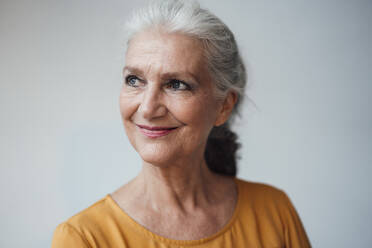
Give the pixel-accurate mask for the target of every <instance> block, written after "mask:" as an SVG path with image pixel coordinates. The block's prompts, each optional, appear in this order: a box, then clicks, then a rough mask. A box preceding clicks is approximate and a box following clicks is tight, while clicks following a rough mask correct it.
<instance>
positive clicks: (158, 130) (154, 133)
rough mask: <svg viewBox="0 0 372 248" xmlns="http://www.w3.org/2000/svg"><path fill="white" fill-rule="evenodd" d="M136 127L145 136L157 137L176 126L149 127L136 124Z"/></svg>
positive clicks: (167, 132)
mask: <svg viewBox="0 0 372 248" xmlns="http://www.w3.org/2000/svg"><path fill="white" fill-rule="evenodd" d="M136 126H137V127H139V129H140V131H141V133H143V134H144V135H145V136H147V137H149V138H158V137H162V136H165V135H167V134H169V133H171V132H172V131H174V130H175V129H177V128H178V127H155V126H154V127H150V126H145V125H138V124H136Z"/></svg>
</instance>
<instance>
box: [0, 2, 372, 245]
mask: <svg viewBox="0 0 372 248" xmlns="http://www.w3.org/2000/svg"><path fill="white" fill-rule="evenodd" d="M201 2H202V5H204V6H206V7H207V8H209V9H210V10H212V11H213V12H215V13H216V14H217V15H218V16H219V17H221V19H223V20H224V21H225V22H226V23H227V24H228V25H229V26H230V27H231V29H232V30H233V32H234V33H235V34H236V38H237V40H238V42H239V45H240V47H241V50H242V53H243V54H244V59H245V61H246V63H247V65H248V70H249V80H250V81H249V83H250V88H249V89H248V90H247V95H248V96H249V98H250V99H251V100H252V101H251V102H250V101H246V103H245V107H244V109H243V113H242V119H241V120H239V121H238V122H237V123H236V125H235V129H236V130H237V131H238V132H239V134H240V138H241V142H242V144H243V147H242V149H241V156H242V159H241V160H240V167H239V168H240V172H239V177H241V178H244V179H246V180H252V181H259V182H266V183H269V184H272V185H274V186H276V187H279V188H281V189H283V190H285V191H286V192H287V193H288V195H289V196H290V197H291V199H292V201H293V203H294V205H295V206H296V208H297V210H298V212H299V214H300V216H301V218H302V221H303V223H304V225H305V228H306V230H307V232H308V235H309V237H310V239H311V241H312V244H313V246H314V247H327V248H328V247H338V248H340V247H370V246H371V244H372V238H371V237H372V236H371V235H370V231H369V230H370V226H369V223H371V222H372V214H371V213H370V209H372V200H371V197H370V196H371V195H372V194H371V193H372V192H371V191H372V190H371V189H372V186H371V182H370V181H369V178H370V176H371V175H372V169H371V168H372V167H371V162H372V155H371V147H372V117H371V110H370V106H371V100H370V99H371V97H372V82H371V79H372V75H371V74H372V72H371V68H372V63H371V57H372V49H371V44H372V35H371V29H370V26H371V20H372V16H371V11H372V2H371V1H362V0H356V1H346V0H341V1H332V0H326V1H320V0H315V1H289V0H284V1H274V0H271V1H270V0H267V1H258V0H252V1H238V0H231V1H219V2H217V1H212V0H203V1H201ZM143 3H144V1H136V2H135V3H134V1H124V0H123V1H118V0H111V1H96V0H94V1H83V0H77V1H72V0H65V1H43V0H35V1H26V0H18V1H11V0H5V1H4V0H2V1H1V2H0V34H1V39H0V54H1V56H0V113H1V116H0V137H1V139H0V186H1V187H0V193H1V196H2V202H1V204H0V216H1V222H0V233H1V235H0V246H1V247H8V248H11V247H26V246H27V247H30V248H31V247H35V248H36V247H48V246H50V241H51V237H52V233H53V230H54V228H55V227H56V225H57V224H58V223H60V222H61V221H63V220H65V219H67V218H68V217H70V216H71V215H73V214H75V213H77V212H78V211H80V210H82V209H84V208H86V207H88V206H89V205H90V204H92V203H93V202H95V201H97V200H98V199H100V198H102V197H104V196H105V195H106V194H107V193H110V192H112V191H113V190H115V189H116V188H118V187H119V186H120V185H122V184H124V183H125V182H127V181H128V180H129V179H130V178H132V177H134V176H135V175H136V174H137V173H138V172H139V169H140V168H139V164H140V159H139V157H138V155H137V154H136V153H135V151H134V150H133V149H132V147H131V146H130V144H129V142H128V141H127V139H126V137H125V134H124V130H123V127H122V124H121V119H120V115H119V109H118V94H119V90H120V87H121V68H122V66H123V63H124V61H123V52H124V38H123V33H122V27H123V22H124V21H125V19H126V17H127V16H128V14H129V13H130V12H131V11H132V10H133V9H134V8H136V7H138V6H141V5H142V4H143Z"/></svg>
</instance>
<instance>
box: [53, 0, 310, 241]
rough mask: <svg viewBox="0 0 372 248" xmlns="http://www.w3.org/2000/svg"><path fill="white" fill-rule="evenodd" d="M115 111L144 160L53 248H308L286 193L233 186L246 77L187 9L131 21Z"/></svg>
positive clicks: (214, 23) (212, 20)
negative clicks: (237, 119)
mask: <svg viewBox="0 0 372 248" xmlns="http://www.w3.org/2000/svg"><path fill="white" fill-rule="evenodd" d="M129 27H130V28H131V29H132V30H131V33H130V34H131V35H130V39H129V41H128V49H127V52H126V65H125V67H124V70H123V74H124V83H123V87H122V91H121V94H120V110H121V116H122V120H123V124H124V127H125V130H126V133H127V135H128V138H129V140H130V142H131V144H132V145H133V147H134V148H135V150H136V151H137V152H138V153H139V155H140V156H141V158H142V161H143V163H142V171H141V172H140V173H139V175H138V176H137V177H136V178H134V179H133V180H132V181H130V182H129V183H127V184H126V185H124V186H122V187H121V188H119V189H118V190H116V191H115V192H114V193H112V194H108V195H107V196H106V197H105V198H103V199H101V200H100V201H98V202H97V203H95V204H94V205H92V206H91V207H89V208H87V209H85V210H84V211H82V212H80V213H78V214H77V215H75V216H73V217H71V218H70V219H69V220H67V221H66V222H64V223H62V224H60V225H59V226H58V227H57V229H56V231H55V233H54V238H53V245H52V246H53V247H101V248H102V247H147V248H151V247H184V246H185V247H186V246H190V247H191V246H192V247H310V243H309V241H308V238H307V236H306V233H305V230H304V228H303V226H302V224H301V221H300V219H299V217H298V215H297V213H296V210H295V209H294V207H293V205H292V204H291V202H290V200H289V199H288V197H287V196H286V194H285V193H284V192H283V191H281V190H279V189H276V188H274V187H272V186H269V185H264V184H258V183H252V182H247V181H243V180H241V179H237V178H236V177H235V175H236V161H235V152H236V150H237V148H238V144H237V143H236V136H235V134H234V133H233V132H232V131H231V130H230V129H229V122H231V120H232V118H233V117H234V115H236V113H237V108H238V106H239V104H240V103H241V101H242V97H243V95H244V94H243V92H244V87H245V84H246V73H245V68H244V65H243V62H242V60H241V58H240V56H239V52H238V48H237V45H236V42H235V40H234V36H233V34H232V33H231V31H230V30H229V29H228V27H226V26H225V24H223V23H222V22H221V21H220V20H219V19H218V18H217V17H215V16H214V15H213V14H211V13H210V12H208V11H207V10H204V9H201V8H200V7H199V5H198V4H196V3H195V2H191V1H180V0H173V1H159V2H155V3H154V4H153V5H151V6H150V7H149V8H148V9H147V10H144V11H141V12H138V13H137V15H135V16H134V17H133V19H132V20H131V22H129Z"/></svg>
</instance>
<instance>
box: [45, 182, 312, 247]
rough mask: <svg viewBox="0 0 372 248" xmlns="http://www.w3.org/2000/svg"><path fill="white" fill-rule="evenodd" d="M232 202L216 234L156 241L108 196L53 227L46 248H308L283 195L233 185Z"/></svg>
mask: <svg viewBox="0 0 372 248" xmlns="http://www.w3.org/2000/svg"><path fill="white" fill-rule="evenodd" d="M235 182H236V184H237V185H238V201H237V205H236V208H235V210H234V213H233V216H232V218H231V219H230V221H229V222H228V223H227V224H226V225H225V227H224V228H223V229H222V230H220V231H219V232H217V233H216V234H214V235H212V236H210V237H206V238H203V239H199V240H173V239H168V238H165V237H162V236H160V235H157V234H155V233H152V232H151V231H149V230H147V229H146V228H145V227H143V226H142V225H140V224H139V223H137V222H136V221H134V220H133V219H132V218H131V217H130V216H128V215H127V214H126V213H125V212H124V211H123V210H122V209H121V208H120V207H119V206H118V205H117V204H116V202H115V201H114V200H113V199H112V198H111V196H110V195H109V194H108V195H107V196H106V197H104V198H103V199H101V200H99V201H98V202H96V203H95V204H93V205H92V206H90V207H89V208H87V209H85V210H83V211H82V212H80V213H78V214H76V215H74V216H72V217H71V218H70V219H68V220H67V221H66V222H63V223H61V224H60V225H58V227H57V228H56V230H55V232H54V236H53V241H52V248H62V247H63V248H66V247H67V248H74V247H80V248H84V247H94V248H96V247H97V248H98V247H99V248H106V247H114V248H121V247H123V248H124V247H131V248H141V247H146V248H171V247H172V248H176V247H193V248H219V247H221V248H222V247H223V248H237V247H243V248H245V247H252V248H253V247H268V248H275V247H278V248H279V247H280V248H282V247H301V248H307V247H311V245H310V242H309V239H308V237H307V235H306V232H305V230H304V227H303V225H302V223H301V220H300V218H299V216H298V214H297V212H296V210H295V208H294V206H293V205H292V203H291V201H290V200H289V198H288V197H287V195H286V194H285V193H284V192H283V191H282V190H279V189H277V188H275V187H273V186H269V185H266V184H262V183H253V182H248V181H244V180H242V179H237V178H236V179H235Z"/></svg>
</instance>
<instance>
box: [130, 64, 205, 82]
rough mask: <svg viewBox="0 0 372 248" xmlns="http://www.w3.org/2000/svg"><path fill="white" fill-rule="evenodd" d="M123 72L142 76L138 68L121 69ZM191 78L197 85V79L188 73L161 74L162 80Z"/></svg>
mask: <svg viewBox="0 0 372 248" xmlns="http://www.w3.org/2000/svg"><path fill="white" fill-rule="evenodd" d="M125 71H128V72H129V73H133V74H136V75H139V76H142V77H143V76H144V73H143V71H142V70H141V69H139V68H136V67H131V66H125V67H124V68H123V74H124V72H125ZM184 75H186V76H191V77H192V79H193V80H195V81H196V83H199V78H198V77H197V76H196V75H195V74H193V73H191V72H188V71H182V72H165V73H162V74H161V78H162V79H177V78H179V77H182V76H184Z"/></svg>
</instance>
